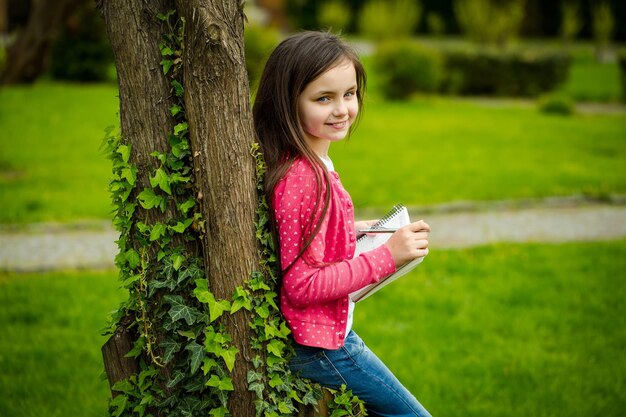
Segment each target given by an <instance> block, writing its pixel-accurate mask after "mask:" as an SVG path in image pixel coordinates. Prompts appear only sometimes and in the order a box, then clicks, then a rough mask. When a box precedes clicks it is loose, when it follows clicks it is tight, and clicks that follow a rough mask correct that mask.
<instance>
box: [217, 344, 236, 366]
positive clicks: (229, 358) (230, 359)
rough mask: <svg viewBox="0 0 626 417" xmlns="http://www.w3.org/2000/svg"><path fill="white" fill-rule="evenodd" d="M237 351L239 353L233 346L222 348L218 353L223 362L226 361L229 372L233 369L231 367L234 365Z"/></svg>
mask: <svg viewBox="0 0 626 417" xmlns="http://www.w3.org/2000/svg"><path fill="white" fill-rule="evenodd" d="M237 353H239V349H237V348H236V347H234V346H233V347H231V348H230V349H224V350H222V352H221V353H220V356H221V357H222V359H224V362H225V363H226V367H227V368H228V371H229V372H232V371H233V367H234V366H235V357H236V356H237Z"/></svg>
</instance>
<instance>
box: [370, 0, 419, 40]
mask: <svg viewBox="0 0 626 417" xmlns="http://www.w3.org/2000/svg"><path fill="white" fill-rule="evenodd" d="M421 14H422V8H421V4H420V2H419V0H391V1H389V0H370V1H368V2H367V3H365V5H364V6H363V9H362V10H361V13H360V15H359V22H358V26H359V32H360V33H361V34H362V35H363V36H365V37H366V38H369V39H372V40H375V41H382V40H385V39H392V38H402V37H408V36H410V35H411V34H412V33H413V30H414V29H415V28H416V26H417V24H418V23H419V21H420V17H421Z"/></svg>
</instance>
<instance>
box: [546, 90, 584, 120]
mask: <svg viewBox="0 0 626 417" xmlns="http://www.w3.org/2000/svg"><path fill="white" fill-rule="evenodd" d="M538 107H539V110H540V111H542V112H544V113H551V114H560V115H563V116H569V115H571V114H574V111H575V105H574V102H573V101H572V99H571V98H570V97H568V96H567V95H565V94H557V93H548V94H544V95H542V96H541V97H539V101H538Z"/></svg>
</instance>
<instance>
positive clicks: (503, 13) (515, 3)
mask: <svg viewBox="0 0 626 417" xmlns="http://www.w3.org/2000/svg"><path fill="white" fill-rule="evenodd" d="M525 3H526V1H525V0H508V1H506V2H503V1H496V0H455V2H454V12H455V15H456V18H457V21H458V23H459V26H460V27H461V30H462V31H463V32H464V33H465V34H466V36H467V37H468V38H469V39H471V40H473V41H476V42H478V43H486V44H496V45H500V46H506V45H507V44H508V43H509V42H510V41H511V40H513V39H514V38H516V37H517V35H518V34H519V31H520V28H521V24H522V21H523V20H524V6H525Z"/></svg>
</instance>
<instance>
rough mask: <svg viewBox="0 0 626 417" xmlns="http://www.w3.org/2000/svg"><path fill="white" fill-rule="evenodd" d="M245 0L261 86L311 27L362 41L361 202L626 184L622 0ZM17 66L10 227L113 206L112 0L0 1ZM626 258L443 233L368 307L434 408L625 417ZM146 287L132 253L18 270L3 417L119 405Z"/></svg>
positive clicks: (357, 155)
mask: <svg viewBox="0 0 626 417" xmlns="http://www.w3.org/2000/svg"><path fill="white" fill-rule="evenodd" d="M245 10H246V14H247V17H248V20H249V23H247V24H246V29H245V48H246V50H245V52H246V67H247V71H248V74H249V78H250V82H251V85H252V88H253V89H254V86H255V85H256V83H257V82H258V78H259V76H260V74H261V71H262V68H263V65H264V62H265V59H266V58H267V56H268V55H269V53H270V51H271V50H272V48H273V47H274V46H275V45H276V44H277V43H278V42H279V41H280V39H282V38H283V37H284V36H286V35H287V34H289V33H291V32H294V31H297V30H301V29H324V28H330V29H331V30H332V31H333V32H341V33H342V34H343V35H344V37H345V38H346V39H347V40H348V41H349V42H351V43H352V44H353V45H354V46H355V47H356V48H357V49H358V50H359V51H360V52H362V59H363V62H364V65H365V66H366V68H367V70H368V98H367V103H366V107H365V111H366V117H365V118H364V119H363V121H362V122H361V123H362V124H361V126H360V127H359V129H357V131H356V132H355V135H354V136H353V138H351V140H350V142H352V143H350V144H347V145H345V146H344V145H343V144H342V145H338V146H336V147H334V149H331V152H332V156H333V158H334V161H335V165H336V166H337V167H338V170H339V171H340V172H341V173H342V181H343V182H344V184H345V185H346V188H347V189H348V190H350V192H351V194H352V196H353V199H354V202H355V207H356V208H357V209H370V208H379V209H381V210H384V209H385V208H387V207H388V206H390V205H391V204H394V203H396V202H398V201H401V202H403V203H405V204H407V205H410V206H424V205H437V204H441V203H450V202H454V201H460V200H461V201H487V200H503V199H510V200H516V199H536V198H538V199H541V198H546V197H552V196H572V195H585V196H591V197H592V198H594V199H605V198H608V197H610V196H611V195H615V194H617V195H625V194H626V181H625V178H626V162H625V158H626V143H625V141H624V138H626V124H625V123H624V112H623V104H619V101H620V100H624V99H625V93H624V91H626V50H624V46H625V42H626V2H624V1H623V0H610V1H608V0H560V1H541V0H465V1H463V0H414V1H409V0H388V1H382V0H324V1H317V0H258V1H255V2H247V4H246V9H245ZM0 73H1V77H0V78H1V80H2V83H3V84H4V85H3V86H2V88H0V132H1V133H0V205H1V209H0V225H2V226H5V225H7V224H8V225H10V227H13V226H14V225H15V224H27V223H34V222H61V223H67V224H69V225H70V227H72V226H71V225H72V224H73V222H78V221H81V220H84V219H87V220H94V219H95V220H98V221H99V220H101V219H106V218H108V216H110V213H109V212H110V204H109V196H108V195H107V191H106V184H107V181H108V178H109V177H110V172H111V167H110V163H109V161H108V160H107V159H106V158H105V156H104V155H102V153H101V151H100V150H99V144H100V141H101V138H102V136H103V130H104V128H105V127H106V126H108V125H111V124H115V123H116V112H117V111H118V106H119V103H118V98H117V91H116V85H115V82H116V75H115V67H114V64H113V61H112V57H111V51H110V47H109V45H108V43H107V41H106V36H105V33H104V29H103V26H102V24H101V22H100V20H99V16H98V15H97V13H96V12H95V11H94V4H93V2H92V1H87V0H55V1H45V0H30V1H28V0H0ZM460 96H462V97H460ZM468 97H469V98H468ZM493 97H498V98H499V99H498V100H491V98H493ZM519 97H521V98H523V99H522V100H518V99H517V98H519ZM582 104H585V105H587V106H591V108H593V106H595V105H601V107H602V106H604V107H602V108H609V109H611V108H618V110H619V109H622V110H621V112H619V111H618V112H616V113H612V112H611V111H608V112H603V111H598V112H586V113H584V114H581V112H580V111H579V110H578V109H579V106H580V105H582ZM537 109H539V111H538V110H537ZM553 115H558V117H556V116H553ZM381 144H392V145H391V146H381ZM398 155H401V157H398ZM363 161H366V163H367V171H368V172H376V173H377V175H376V176H373V175H362V174H363V171H364V163H363ZM416 172H417V174H416ZM398 178H402V181H403V186H402V187H398V185H397V184H398ZM34 256H36V255H34ZM625 260H626V241H625V240H621V241H615V242H593V243H589V242H585V243H574V244H536V245H524V244H501V245H488V246H485V247H480V248H474V249H470V250H461V251H458V250H447V251H446V250H440V249H437V250H436V251H435V250H433V251H432V253H431V255H429V259H428V266H427V268H424V269H422V270H421V271H418V272H417V273H416V274H417V276H414V277H410V278H408V279H406V280H404V281H402V282H401V283H399V284H397V286H394V287H393V288H390V289H389V292H386V291H385V292H381V293H380V294H381V295H380V296H378V297H377V298H376V301H374V299H372V302H369V300H368V301H366V303H364V305H363V306H360V307H359V309H357V312H356V314H357V317H356V320H355V323H356V326H357V330H358V331H359V332H361V334H362V335H363V336H364V338H365V339H367V340H368V343H370V345H371V347H372V348H373V349H374V350H375V351H377V353H379V354H380V355H381V357H382V358H383V359H384V360H385V361H386V363H388V364H389V366H390V367H391V368H392V369H393V370H394V371H395V372H397V373H398V375H399V376H400V378H401V379H402V380H403V381H406V384H407V386H408V387H409V388H410V389H411V390H412V391H413V392H414V393H416V394H417V396H418V398H420V400H422V402H423V403H424V404H425V405H426V406H427V407H428V408H429V409H431V411H432V412H433V414H434V415H463V416H527V415H547V416H559V417H561V416H563V417H565V416H568V417H570V416H580V417H583V416H584V417H586V416H590V415H602V416H610V417H617V416H621V415H623V406H624V403H625V401H626V397H625V395H626V394H625V393H626V390H624V389H623V388H624V383H625V381H626V379H625V375H626V368H625V367H626V361H624V349H623V347H624V344H625V343H626V331H625V330H624V329H626V326H624V320H625V319H624V318H625V317H626V314H625V313H626V312H625V311H624V303H623V301H622V300H623V299H624V297H625V296H626V285H625V282H624V280H623V270H624V268H626V265H625ZM125 296H126V294H124V292H123V291H121V290H120V289H119V288H118V284H117V282H116V281H115V273H114V272H113V271H105V272H91V271H60V272H52V273H45V274H41V273H32V274H15V273H10V272H0V304H2V305H3V308H2V309H1V310H0V323H1V325H2V327H3V333H2V335H3V336H4V337H0V415H7V416H8V415H10V416H16V417H17V416H20V417H23V416H31V415H32V416H41V415H104V414H105V412H106V403H107V399H108V398H109V391H108V386H107V384H106V382H104V381H101V380H99V379H98V376H97V375H98V374H99V373H100V371H101V369H102V362H101V358H100V355H99V349H100V346H101V345H102V343H103V342H104V340H103V338H102V337H100V336H98V329H99V328H100V327H101V326H102V325H103V324H104V321H105V320H104V317H105V315H106V313H107V311H110V310H113V309H114V308H115V306H116V304H117V303H118V302H119V301H120V300H121V299H123V298H124V297H125ZM399 306H400V307H399ZM392 317H393V319H392ZM381 335H383V336H384V337H381ZM398 340H401V341H402V343H397V341H398ZM407 358H408V359H409V361H408V362H407ZM411 358H413V359H411ZM407 364H408V365H409V366H407Z"/></svg>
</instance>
